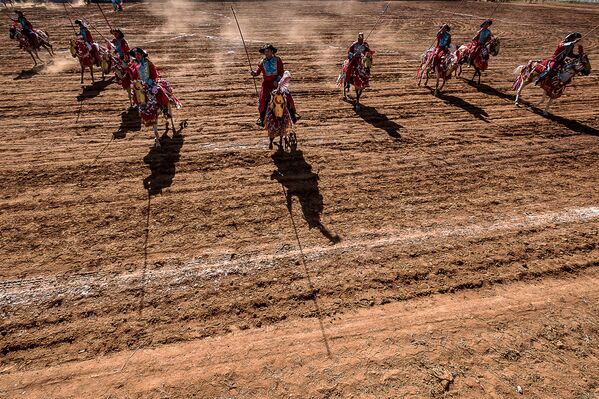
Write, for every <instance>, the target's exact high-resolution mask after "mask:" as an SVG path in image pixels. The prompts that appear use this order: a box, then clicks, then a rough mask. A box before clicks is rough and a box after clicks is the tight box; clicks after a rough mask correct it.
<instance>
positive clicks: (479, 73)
mask: <svg viewBox="0 0 599 399" xmlns="http://www.w3.org/2000/svg"><path fill="white" fill-rule="evenodd" d="M476 71H477V72H478V83H477V84H476V87H477V88H478V86H480V77H481V75H482V73H481V71H480V69H477V70H476Z"/></svg>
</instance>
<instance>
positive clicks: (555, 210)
mask: <svg viewBox="0 0 599 399" xmlns="http://www.w3.org/2000/svg"><path fill="white" fill-rule="evenodd" d="M234 5H235V7H236V10H237V13H238V16H239V22H240V24H241V27H242V28H243V30H244V35H245V37H246V39H247V42H248V46H249V49H250V56H251V57H252V61H253V62H254V63H257V62H258V60H259V55H260V54H259V53H258V51H257V50H258V48H259V46H260V45H262V44H263V43H265V42H272V43H273V44H274V45H275V46H277V47H278V49H279V52H278V55H280V56H281V57H282V59H283V61H284V62H285V65H286V68H287V69H288V70H289V71H290V72H291V74H292V77H293V78H292V83H291V90H292V92H293V94H294V98H295V101H296V103H297V106H298V110H299V112H300V113H301V115H302V117H303V118H302V120H301V121H300V123H299V124H298V130H297V134H298V140H299V146H298V151H296V152H295V153H293V154H285V153H281V152H277V151H269V150H268V149H267V139H266V137H265V134H264V132H263V131H260V130H259V129H258V128H257V127H256V125H255V124H254V121H255V119H256V117H257V110H256V107H257V105H256V103H257V101H256V97H255V92H254V87H253V83H252V80H251V77H250V76H249V73H248V66H247V59H246V55H245V52H244V50H243V46H242V44H241V41H240V40H239V36H238V32H237V27H236V25H235V21H234V20H233V19H232V14H231V10H230V7H229V5H228V4H224V3H222V2H209V3H201V2H182V1H181V2H155V3H143V4H134V5H126V9H125V12H123V13H119V14H113V13H112V12H110V13H108V14H107V16H108V18H109V19H110V21H111V23H112V24H113V25H114V26H119V27H121V28H122V29H123V30H124V31H125V33H126V35H127V39H128V40H129V43H130V45H132V46H140V47H143V48H145V49H146V50H147V51H148V52H149V54H150V58H151V59H152V60H153V61H154V63H155V64H156V65H157V67H158V69H159V71H160V73H161V74H162V76H163V77H164V78H166V79H168V80H169V81H170V82H171V84H172V85H173V87H174V89H175V92H176V94H177V96H178V97H179V98H180V99H181V100H182V101H183V103H184V104H185V108H184V109H182V110H180V111H177V112H176V113H175V118H176V123H177V125H178V126H179V129H180V133H181V134H180V136H177V137H172V132H169V134H168V136H165V138H164V140H163V149H162V151H157V150H155V149H153V148H152V144H153V140H152V138H151V137H152V133H151V131H150V129H149V128H147V127H143V126H141V124H140V122H139V119H137V118H136V112H135V111H127V106H128V100H127V96H126V93H125V92H124V91H123V90H122V89H120V87H119V86H118V85H117V84H115V83H114V82H112V81H110V80H108V78H107V80H106V81H104V82H102V81H100V73H99V71H98V70H96V71H95V77H96V78H97V80H98V82H97V83H95V84H94V85H91V82H90V77H89V74H86V75H85V84H84V85H83V86H82V85H80V84H79V67H78V65H77V63H76V61H75V60H73V59H72V58H71V56H70V54H69V52H68V41H69V39H70V38H71V37H72V36H73V32H72V30H71V28H70V27H69V22H68V19H67V17H66V16H65V12H64V9H63V8H62V7H61V6H43V7H26V8H24V11H25V13H26V15H27V16H28V17H29V19H30V20H31V21H32V22H33V23H34V25H35V26H37V27H42V28H44V29H46V30H47V31H48V33H49V34H50V38H51V40H52V43H53V45H54V47H55V49H56V52H57V54H56V56H55V58H54V59H53V61H52V62H48V63H47V64H46V65H45V66H44V67H42V68H38V69H35V70H30V69H29V68H30V66H31V59H30V58H28V57H29V56H28V55H27V54H25V53H23V52H22V51H20V50H18V49H17V48H16V45H15V43H14V42H11V41H10V39H9V38H8V36H7V35H2V37H0V46H1V48H2V50H1V51H0V85H1V88H0V97H1V98H2V99H4V100H5V101H2V102H1V103H0V124H1V126H2V127H3V130H4V138H5V143H4V145H3V146H1V147H0V155H1V156H0V174H1V176H2V179H1V180H0V181H1V188H2V189H1V191H0V210H1V214H0V231H1V235H0V259H1V260H0V262H1V263H0V264H1V267H0V315H1V317H2V318H1V320H2V321H1V324H0V353H1V356H0V397H10V398H12V397H20V398H23V397H31V398H33V397H44V398H47V397H52V398H54V397H74V398H75V397H77V398H78V397H101V398H108V397H112V398H127V397H177V398H178V397H180V398H188V397H194V396H195V397H199V398H205V397H223V398H224V397H236V398H250V397H302V398H304V397H317V398H321V397H322V398H325V397H326V398H332V397H356V398H358V397H359V398H366V397H372V398H381V397H394V398H395V397H410V398H420V397H429V396H433V397H437V396H444V397H496V398H504V397H514V396H517V391H516V387H517V386H518V385H519V386H521V387H523V389H524V395H525V396H526V397H529V398H530V397H538V398H545V397H560V398H580V399H583V398H584V399H590V398H595V397H598V396H599V381H597V373H596V370H597V369H599V360H598V356H599V345H598V339H599V331H598V322H599V312H598V301H597V300H598V299H599V288H598V287H599V286H598V283H599V269H598V268H597V266H598V265H599V247H598V246H597V243H598V242H599V194H598V190H597V186H598V183H599V178H598V177H597V173H596V171H597V168H598V166H599V156H598V155H599V143H598V136H599V113H598V111H597V110H598V109H599V96H597V87H598V83H599V78H597V73H596V72H593V73H592V74H591V75H590V76H588V77H576V78H575V79H574V83H573V85H572V86H570V87H569V88H568V89H567V90H566V92H565V94H564V96H563V97H562V98H560V99H559V100H558V101H557V102H556V104H555V105H554V106H553V107H552V108H551V112H552V113H551V114H550V115H549V116H547V117H543V116H542V114H541V112H540V110H538V109H537V108H535V107H534V106H532V105H531V104H533V103H534V102H536V101H537V100H538V99H540V95H541V93H540V89H538V88H532V87H529V88H527V89H526V90H525V91H524V100H526V101H529V105H526V106H523V107H520V108H518V107H515V106H514V103H513V97H514V95H513V92H511V90H510V89H511V83H512V81H513V75H512V72H513V70H514V68H515V67H516V66H518V65H519V64H522V63H525V62H526V61H528V60H529V59H538V58H542V57H545V56H548V55H550V54H551V53H552V52H553V50H554V49H555V46H556V45H557V43H558V42H559V41H560V40H561V38H562V37H563V36H564V35H565V34H566V33H568V32H570V31H580V32H583V33H584V32H588V31H590V30H591V29H592V28H593V27H594V26H595V25H596V23H597V20H599V7H598V6H596V5H575V4H554V3H546V4H542V5H539V4H535V5H531V4H524V3H522V4H521V3H510V4H503V3H501V4H499V5H497V4H495V3H475V2H462V3H458V2H391V6H390V10H389V12H388V13H387V14H386V15H385V16H384V17H383V18H382V19H381V23H380V25H379V26H378V27H377V29H376V30H375V31H374V33H373V34H372V35H371V36H370V38H369V40H368V41H369V43H370V45H371V47H372V48H373V49H374V50H376V56H375V61H374V62H375V64H374V67H373V74H372V80H371V87H370V88H369V89H367V90H366V91H365V93H364V95H363V97H362V103H363V107H362V109H361V110H360V111H359V112H356V111H354V110H353V109H352V107H351V105H350V104H348V103H347V102H344V101H342V99H341V94H340V92H339V90H338V89H337V88H336V86H335V80H336V77H337V75H338V73H339V70H340V64H341V61H342V60H343V58H344V56H345V52H346V50H347V47H348V46H349V44H351V42H352V41H353V40H354V39H355V36H356V34H357V32H358V31H360V30H362V31H365V32H368V31H369V30H370V28H371V27H372V25H373V24H374V22H375V21H376V19H377V18H378V15H379V14H380V12H381V11H382V10H383V7H384V5H385V3H384V2H334V1H332V2H324V1H323V2H320V1H318V2H309V1H298V2H272V3H270V2H268V3H265V2H237V3H234ZM107 10H108V9H107ZM69 13H70V15H71V18H81V17H83V18H85V19H87V20H89V21H93V22H95V25H96V26H97V28H98V29H99V30H100V32H101V33H102V34H103V35H104V36H106V37H108V36H109V33H108V28H107V26H106V24H105V23H104V22H103V18H102V15H101V14H100V12H99V10H98V8H97V7H96V6H95V5H93V4H92V5H90V6H76V7H74V8H69ZM489 15H493V18H494V20H495V22H494V24H493V26H492V29H493V32H494V34H495V35H497V36H498V37H500V38H501V40H502V46H501V51H500V53H499V55H498V56H497V57H495V58H492V59H491V61H490V68H489V70H488V71H486V72H485V73H484V74H483V78H482V84H481V87H480V89H479V90H477V88H476V87H475V86H473V85H470V84H469V83H468V81H467V80H465V79H463V78H453V79H451V80H450V81H448V83H447V86H446V89H445V91H444V93H442V94H441V95H440V96H438V97H434V96H433V95H432V93H431V90H430V89H428V88H425V87H418V86H417V84H416V80H415V72H416V69H417V68H418V64H419V57H420V54H421V53H422V52H423V51H424V49H426V48H427V46H429V45H430V43H431V41H432V38H433V36H434V33H435V32H436V28H437V26H438V25H439V24H440V23H442V22H444V21H449V23H450V24H451V26H452V34H453V40H454V42H456V43H458V44H461V43H463V42H465V41H467V40H468V39H469V38H470V37H472V36H473V35H474V33H475V32H476V30H477V28H478V25H479V24H480V22H482V20H484V19H485V18H487V17H488V16H489ZM92 33H93V34H94V36H95V37H96V39H97V40H98V41H101V40H102V39H101V37H100V36H99V35H98V34H97V33H96V32H95V31H93V30H92ZM598 43H599V40H598V36H597V34H596V31H595V33H592V34H591V35H589V36H588V37H585V39H584V41H583V45H584V46H585V49H587V50H590V60H591V64H592V65H593V66H595V67H597V68H599V57H598V56H597V54H596V49H597V45H598ZM40 55H41V56H42V58H44V59H47V60H49V56H48V54H47V53H46V54H42V53H40ZM471 73H472V72H471V70H470V69H465V72H464V76H465V77H466V78H469V77H470V76H471ZM431 82H432V84H433V85H434V81H431ZM183 122H186V123H183Z"/></svg>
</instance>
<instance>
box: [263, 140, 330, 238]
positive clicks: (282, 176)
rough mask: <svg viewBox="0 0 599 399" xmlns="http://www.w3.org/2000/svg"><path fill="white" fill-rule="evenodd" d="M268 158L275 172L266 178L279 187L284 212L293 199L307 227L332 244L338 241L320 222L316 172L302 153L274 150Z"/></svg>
mask: <svg viewBox="0 0 599 399" xmlns="http://www.w3.org/2000/svg"><path fill="white" fill-rule="evenodd" d="M271 158H272V160H273V161H274V164H275V166H276V167H277V170H276V171H274V172H273V173H272V175H271V176H270V178H271V180H276V181H278V182H279V183H281V185H282V186H283V188H284V191H285V200H286V202H287V209H288V210H289V211H290V212H291V206H292V198H293V196H296V197H297V198H298V200H299V202H300V206H301V207H302V213H303V215H304V219H305V220H306V222H308V226H309V228H310V229H312V228H317V229H318V230H320V232H321V233H322V235H323V236H325V237H326V238H327V239H328V240H329V241H330V242H332V243H333V244H335V243H338V242H339V241H341V238H340V237H339V236H338V235H337V234H334V233H332V232H330V231H329V230H328V229H327V228H326V227H325V226H324V225H323V224H322V222H321V221H320V215H321V214H322V212H323V210H324V204H323V201H322V195H321V194H320V190H319V188H318V179H319V177H318V174H317V173H314V172H312V166H311V165H310V164H309V163H307V162H306V160H305V159H304V155H303V153H302V151H301V150H296V151H293V152H291V153H287V152H285V151H277V152H275V153H274V154H273V155H272V157H271Z"/></svg>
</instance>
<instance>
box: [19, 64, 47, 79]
mask: <svg viewBox="0 0 599 399" xmlns="http://www.w3.org/2000/svg"><path fill="white" fill-rule="evenodd" d="M45 67H46V65H45V64H42V65H36V66H34V67H33V68H31V69H23V70H22V71H21V72H19V74H18V75H17V76H16V77H15V78H14V79H13V80H21V79H31V78H32V77H34V76H35V75H37V74H38V73H40V72H42V71H43V70H44V68H45Z"/></svg>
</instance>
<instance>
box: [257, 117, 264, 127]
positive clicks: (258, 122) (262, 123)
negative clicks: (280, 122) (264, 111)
mask: <svg viewBox="0 0 599 399" xmlns="http://www.w3.org/2000/svg"><path fill="white" fill-rule="evenodd" d="M256 125H258V126H260V127H264V121H263V120H262V118H258V119H256Z"/></svg>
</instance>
